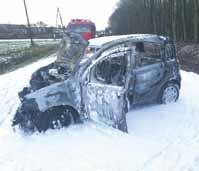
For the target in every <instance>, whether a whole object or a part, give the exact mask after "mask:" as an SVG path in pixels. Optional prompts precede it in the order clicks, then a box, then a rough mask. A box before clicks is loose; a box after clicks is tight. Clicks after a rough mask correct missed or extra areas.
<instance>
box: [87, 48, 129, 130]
mask: <svg viewBox="0 0 199 171" xmlns="http://www.w3.org/2000/svg"><path fill="white" fill-rule="evenodd" d="M129 59H130V53H128V52H126V51H124V52H118V53H113V54H109V55H107V56H105V57H103V58H100V57H99V60H98V61H97V62H96V63H95V64H94V65H93V66H92V67H91V69H90V72H89V81H88V83H87V84H86V85H85V86H84V88H83V89H84V95H85V98H86V99H85V101H84V105H85V109H86V112H87V113H88V114H89V117H90V118H91V119H92V120H94V121H97V122H103V123H106V124H108V125H111V126H113V127H114V128H117V129H120V130H122V131H124V132H127V124H126V112H127V111H126V106H127V101H126V75H127V72H128V63H129Z"/></svg>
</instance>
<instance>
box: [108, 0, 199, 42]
mask: <svg viewBox="0 0 199 171" xmlns="http://www.w3.org/2000/svg"><path fill="white" fill-rule="evenodd" d="M109 23H110V27H111V28H112V31H113V33H114V34H131V33H154V34H161V35H169V36H170V37H172V38H173V39H174V40H175V41H189V42H190V41H192V42H195V43H197V42H199V0H120V1H119V3H118V6H117V8H116V10H115V11H114V12H113V14H112V15H111V16H110V18H109Z"/></svg>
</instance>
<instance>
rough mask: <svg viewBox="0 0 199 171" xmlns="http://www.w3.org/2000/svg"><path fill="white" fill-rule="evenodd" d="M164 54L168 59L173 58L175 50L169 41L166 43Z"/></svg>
mask: <svg viewBox="0 0 199 171" xmlns="http://www.w3.org/2000/svg"><path fill="white" fill-rule="evenodd" d="M165 55H166V59H168V60H172V59H175V50H174V45H173V44H171V43H168V44H166V46H165Z"/></svg>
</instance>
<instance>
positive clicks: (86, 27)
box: [66, 19, 96, 40]
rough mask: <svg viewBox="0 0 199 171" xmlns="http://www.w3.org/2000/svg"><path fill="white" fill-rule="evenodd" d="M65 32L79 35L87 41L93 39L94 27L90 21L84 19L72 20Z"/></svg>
mask: <svg viewBox="0 0 199 171" xmlns="http://www.w3.org/2000/svg"><path fill="white" fill-rule="evenodd" d="M66 29H67V31H72V32H77V33H80V34H81V35H82V36H83V38H84V39H85V40H89V39H92V38H94V37H95V34H96V26H95V23H93V22H92V21H91V20H86V19H73V20H71V21H70V22H69V23H68V25H67V27H66Z"/></svg>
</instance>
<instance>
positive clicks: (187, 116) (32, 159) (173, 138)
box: [0, 57, 199, 171]
mask: <svg viewBox="0 0 199 171" xmlns="http://www.w3.org/2000/svg"><path fill="white" fill-rule="evenodd" d="M54 59H55V58H54V57H50V58H48V59H44V60H40V61H39V62H37V63H34V64H31V65H29V66H26V67H24V68H21V69H19V70H16V71H14V72H12V73H9V74H6V75H1V76H0V171H55V170H58V171H198V170H199V88H198V87H199V76H198V75H196V74H193V73H187V72H184V71H182V72H181V74H182V89H181V94H180V99H179V101H178V102H177V103H175V104H170V105H150V106H145V107H139V108H136V109H133V110H131V111H130V112H129V113H128V114H127V120H128V128H129V134H125V133H122V132H120V131H118V130H115V129H112V128H109V127H106V126H103V125H96V124H95V123H93V122H91V121H90V122H89V121H88V122H86V123H84V124H81V125H74V126H70V127H69V128H65V129H62V130H60V131H57V130H50V131H47V132H46V133H45V134H34V135H31V136H27V135H24V134H22V133H20V132H13V130H12V128H11V126H10V125H11V119H12V117H13V114H14V112H15V110H16V108H17V106H18V105H19V99H18V97H17V92H18V91H20V90H21V89H22V88H23V87H24V86H26V85H27V84H28V81H29V79H30V76H31V73H32V72H33V71H35V70H36V69H37V68H39V67H41V66H44V65H46V64H48V63H50V62H52V61H53V60H54Z"/></svg>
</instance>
